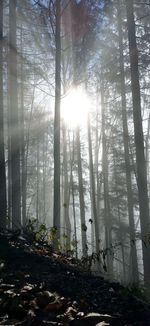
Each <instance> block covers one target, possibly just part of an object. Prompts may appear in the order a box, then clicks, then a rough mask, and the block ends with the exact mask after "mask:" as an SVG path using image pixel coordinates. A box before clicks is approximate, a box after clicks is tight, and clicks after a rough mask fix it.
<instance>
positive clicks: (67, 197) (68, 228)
mask: <svg viewBox="0 0 150 326" xmlns="http://www.w3.org/2000/svg"><path fill="white" fill-rule="evenodd" d="M63 170H64V202H63V213H64V222H65V226H66V235H67V239H66V248H67V249H68V250H70V244H71V224H70V218H69V203H70V192H69V182H68V168H67V140H66V127H65V126H63Z"/></svg>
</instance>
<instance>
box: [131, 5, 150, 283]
mask: <svg viewBox="0 0 150 326" xmlns="http://www.w3.org/2000/svg"><path fill="white" fill-rule="evenodd" d="M126 10H127V27H128V38H129V54H130V66H131V87H132V101H133V120H134V135H135V147H136V165H137V184H138V193H139V208H140V222H141V237H142V248H143V266H144V281H145V282H149V277H150V250H149V248H148V247H147V246H145V244H144V242H145V241H146V239H147V237H148V235H149V228H150V225H149V205H148V190H147V171H146V161H145V156H144V136H143V126H142V116H141V96H140V84H139V71H138V50H137V44H136V34H135V22H134V13H133V0H126Z"/></svg>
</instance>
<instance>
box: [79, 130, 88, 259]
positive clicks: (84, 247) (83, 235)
mask: <svg viewBox="0 0 150 326" xmlns="http://www.w3.org/2000/svg"><path fill="white" fill-rule="evenodd" d="M77 161H78V180H79V202H80V219H81V239H82V252H83V256H87V237H86V231H87V226H86V222H85V203H84V189H83V176H82V162H81V144H80V130H79V127H78V128H77Z"/></svg>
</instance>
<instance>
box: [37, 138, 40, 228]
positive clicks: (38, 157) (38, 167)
mask: <svg viewBox="0 0 150 326" xmlns="http://www.w3.org/2000/svg"><path fill="white" fill-rule="evenodd" d="M36 142H37V143H36V219H37V221H38V222H39V183H40V180H39V170H40V153H39V152H40V148H39V134H37V139H36Z"/></svg>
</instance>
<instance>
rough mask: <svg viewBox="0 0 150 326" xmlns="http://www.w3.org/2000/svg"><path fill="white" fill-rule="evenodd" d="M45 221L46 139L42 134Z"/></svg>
mask: <svg viewBox="0 0 150 326" xmlns="http://www.w3.org/2000/svg"><path fill="white" fill-rule="evenodd" d="M45 221H46V139H45V133H44V134H43V222H45Z"/></svg>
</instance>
